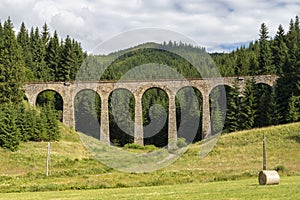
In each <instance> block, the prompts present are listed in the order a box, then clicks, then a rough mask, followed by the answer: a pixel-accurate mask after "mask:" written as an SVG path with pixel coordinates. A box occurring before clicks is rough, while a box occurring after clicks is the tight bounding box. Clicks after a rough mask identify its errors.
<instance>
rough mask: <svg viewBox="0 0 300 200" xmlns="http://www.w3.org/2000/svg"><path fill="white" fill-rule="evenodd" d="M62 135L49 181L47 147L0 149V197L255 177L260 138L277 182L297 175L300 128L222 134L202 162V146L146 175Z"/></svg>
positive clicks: (259, 163)
mask: <svg viewBox="0 0 300 200" xmlns="http://www.w3.org/2000/svg"><path fill="white" fill-rule="evenodd" d="M61 130H62V132H63V137H62V140H61V141H60V142H53V143H51V166H50V170H51V175H50V176H49V177H46V176H45V164H46V152H47V143H45V142H39V143H35V142H30V143H22V144H21V148H20V150H18V151H17V152H9V151H5V150H3V149H0V192H27V191H28V192H29V191H57V190H68V189H99V188H120V187H136V186H139V187H141V186H160V185H176V184H186V183H204V182H212V181H226V180H238V179H248V178H257V174H258V172H259V171H260V170H261V169H262V137H263V134H266V137H267V167H268V169H275V168H277V169H281V171H280V172H279V173H280V175H281V177H286V176H297V175H300V145H299V144H300V142H299V141H300V140H299V138H300V123H295V124H288V125H282V126H276V127H269V128H262V129H254V130H249V131H243V132H236V133H231V134H228V135H223V136H221V137H220V138H219V140H218V142H217V144H216V146H215V148H214V149H213V150H212V151H211V152H210V153H209V154H208V156H206V157H204V158H200V157H199V151H200V149H201V143H198V144H193V145H191V146H190V148H189V149H188V150H187V151H186V152H185V153H184V154H183V156H181V157H180V158H179V159H178V160H176V161H175V162H174V163H173V164H171V165H169V166H167V167H164V168H162V169H160V170H157V171H154V172H148V173H125V172H120V171H117V170H114V169H112V168H110V167H108V166H105V165H103V164H101V163H100V162H99V161H98V160H96V159H94V157H93V156H92V155H91V154H90V153H89V151H88V150H87V149H86V148H85V147H84V146H83V145H82V143H81V140H80V138H79V135H78V134H77V133H75V132H73V131H72V130H70V129H68V128H66V127H63V126H62V127H61ZM125 150H126V149H125ZM127 150H128V149H127ZM153 150H155V148H153V146H152V147H146V148H136V149H130V151H132V152H134V153H144V152H149V151H153ZM156 150H157V149H156ZM163 151H164V150H163Z"/></svg>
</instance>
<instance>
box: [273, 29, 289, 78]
mask: <svg viewBox="0 0 300 200" xmlns="http://www.w3.org/2000/svg"><path fill="white" fill-rule="evenodd" d="M272 54H273V65H274V66H275V67H276V69H277V70H276V71H277V75H280V76H282V75H283V71H284V70H285V67H286V65H287V61H288V56H289V55H288V47H287V45H286V42H285V32H284V29H283V27H282V25H280V26H279V27H278V31H277V33H276V35H275V38H274V41H273V43H272Z"/></svg>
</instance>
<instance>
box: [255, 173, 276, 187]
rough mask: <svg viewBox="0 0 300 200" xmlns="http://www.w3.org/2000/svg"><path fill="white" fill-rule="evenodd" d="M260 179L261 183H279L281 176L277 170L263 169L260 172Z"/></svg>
mask: <svg viewBox="0 0 300 200" xmlns="http://www.w3.org/2000/svg"><path fill="white" fill-rule="evenodd" d="M258 181H259V184H260V185H274V184H279V181H280V177H279V174H278V173H277V171H275V170H263V171H260V172H259V175H258Z"/></svg>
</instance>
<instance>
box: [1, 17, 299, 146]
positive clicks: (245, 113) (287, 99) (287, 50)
mask: <svg viewBox="0 0 300 200" xmlns="http://www.w3.org/2000/svg"><path fill="white" fill-rule="evenodd" d="M258 34H259V39H258V40H257V41H253V42H251V43H250V44H249V46H247V47H245V46H241V47H239V48H238V49H236V50H234V51H232V52H230V53H211V54H210V56H211V57H212V58H213V60H214V62H215V64H216V66H217V67H218V69H219V71H220V73H221V75H222V76H225V77H226V76H246V75H262V74H265V75H267V74H268V75H277V76H278V77H279V78H278V79H277V83H276V85H275V88H271V87H269V86H267V85H264V84H256V83H255V82H253V81H251V80H249V81H248V82H247V84H246V88H245V90H244V91H243V92H240V90H239V88H238V84H237V83H236V84H235V87H233V88H229V87H226V95H227V110H226V118H225V125H224V127H223V126H222V123H219V122H220V121H221V120H222V116H223V115H224V114H225V113H222V112H223V111H221V110H220V109H218V107H219V106H220V105H219V104H220V102H218V101H211V107H213V108H215V109H212V110H213V112H212V114H211V116H212V121H214V123H213V124H212V132H213V133H217V132H219V131H222V132H223V133H229V132H233V131H238V130H245V129H251V128H254V127H264V126H270V125H277V124H284V123H291V122H297V121H299V120H300V25H299V18H298V16H296V17H295V19H291V20H290V23H289V28H288V30H284V29H283V26H282V25H279V27H278V31H277V33H276V34H275V35H274V36H271V35H269V32H268V27H267V24H265V23H262V24H261V27H260V30H258ZM143 45H151V44H143ZM160 45H161V46H163V47H164V49H170V48H173V49H180V50H181V51H183V52H188V53H189V54H190V55H191V57H193V56H194V55H199V53H200V54H201V53H204V52H205V49H204V48H202V47H195V46H191V45H187V44H183V43H176V42H172V41H170V42H165V43H163V44H160ZM119 53H120V52H115V53H112V54H110V55H107V56H104V55H93V56H87V53H85V52H84V50H83V49H82V48H81V45H80V43H79V42H77V41H76V40H75V39H72V38H70V37H69V36H67V37H66V38H65V39H62V38H59V36H58V33H57V32H56V31H54V32H53V33H51V31H50V30H49V28H48V26H47V24H44V26H43V27H42V28H41V29H39V28H38V27H32V28H30V30H29V29H27V27H26V26H25V23H22V25H21V27H20V28H19V30H18V31H17V32H14V26H13V24H12V22H11V20H10V18H8V19H7V20H6V21H4V22H3V23H0V96H1V97H0V101H1V104H0V146H1V147H3V148H7V149H10V150H16V149H17V148H18V145H19V143H20V142H26V141H52V140H59V138H60V132H59V128H58V123H59V120H61V111H62V109H63V108H62V99H61V97H60V95H59V94H58V93H55V92H53V91H46V92H43V93H41V94H40V95H39V96H38V99H37V105H38V106H37V108H33V107H31V106H29V105H28V103H25V102H26V101H25V100H24V99H25V96H24V91H22V85H23V84H24V83H25V82H37V81H38V82H47V81H63V82H66V81H73V80H75V79H76V80H78V78H79V79H81V78H82V79H84V80H86V78H87V77H78V76H77V72H78V70H79V69H80V68H81V70H82V69H83V70H84V68H85V66H86V65H98V64H99V63H101V62H99V61H100V60H105V58H106V57H109V56H114V55H117V54H119ZM84 61H85V62H84ZM148 63H159V64H161V65H167V66H171V67H172V68H174V69H175V70H176V71H177V72H179V73H180V74H182V75H183V76H184V77H185V78H196V77H197V78H200V77H201V76H200V74H199V73H198V71H197V70H195V69H194V68H193V67H192V66H191V64H190V63H188V62H187V61H186V60H184V59H183V58H181V57H180V56H178V55H174V54H172V53H170V52H168V51H163V50H158V49H157V48H156V49H155V48H138V49H136V50H131V51H129V52H128V53H126V52H125V53H124V52H123V53H122V56H120V57H118V59H117V60H115V61H114V62H113V63H111V64H110V65H109V67H108V68H107V69H106V70H105V71H103V72H101V73H102V74H103V75H102V76H101V79H102V80H119V79H120V78H121V77H122V76H123V75H124V74H125V73H126V72H127V71H128V70H130V69H132V68H134V67H135V66H139V65H143V64H148ZM208 65H209V63H208ZM93 69H95V70H97V71H90V72H89V77H88V78H89V80H99V79H97V78H98V77H97V74H99V71H101V66H98V68H97V67H95V68H93ZM145 70H147V68H145ZM94 75H95V76H94ZM159 75H160V74H155V73H154V74H153V79H155V78H159ZM218 89H219V88H218V87H216V88H215V89H214V90H213V91H212V92H211V97H212V96H214V95H215V96H217V95H218ZM189 92H190V91H188V90H184V89H183V90H180V92H179V93H178V94H177V95H176V112H177V125H178V124H181V123H183V124H184V123H185V124H187V125H186V126H185V127H191V126H192V125H191V124H189V123H191V122H190V121H188V120H186V119H200V123H201V118H202V116H201V108H197V107H195V106H196V105H195V106H194V105H188V104H189V103H188V102H190V101H189V100H190V99H189V95H188V94H189ZM194 92H195V93H196V96H197V98H198V100H199V102H201V94H200V93H199V92H198V91H196V90H195V91H194ZM116 95H117V96H118V99H119V101H120V102H122V101H125V100H126V98H125V97H129V98H130V101H129V110H130V116H128V118H129V119H134V99H133V96H132V94H130V93H129V92H128V91H125V90H120V91H117V92H116ZM95 96H96V100H94V99H91V98H89V97H93V98H95ZM111 101H112V100H110V104H109V106H110V112H109V115H110V117H109V119H110V134H111V135H110V137H111V141H112V142H113V143H115V144H116V145H120V146H123V145H125V144H126V143H129V142H133V138H132V136H130V135H128V134H125V132H123V130H121V129H120V128H119V127H118V125H117V123H116V122H115V120H114V116H113V114H112V111H111V110H112V109H111V105H112V103H113V102H111ZM95 102H96V103H95ZM100 102H101V101H100V97H99V96H97V95H95V94H94V93H93V92H92V91H82V92H80V93H79V94H78V95H77V96H76V98H75V101H74V105H75V117H76V129H77V130H78V131H82V132H85V133H86V134H89V135H91V136H94V137H96V138H99V121H100V111H101V105H100ZM142 104H143V123H144V125H147V124H149V123H150V118H149V112H150V106H151V105H153V104H160V105H162V107H163V108H165V110H166V111H167V110H168V109H167V108H168V97H167V94H166V93H165V92H164V91H162V90H160V89H158V88H152V89H150V90H148V91H146V93H145V95H144V96H143V99H142ZM121 105H122V104H121ZM183 108H187V109H188V110H187V111H186V112H185V114H186V115H185V116H183V117H182V116H181V117H180V112H181V110H182V109H183ZM118 109H119V110H120V111H122V109H124V107H122V106H120V107H119V108H118ZM92 110H96V112H92ZM154 111H155V112H160V111H159V110H154ZM119 113H120V114H123V112H119ZM87 124H88V126H87ZM126 124H128V127H127V128H126V130H127V131H126V132H133V127H132V125H130V123H126ZM191 128H192V127H191ZM167 130H168V129H167V123H165V125H164V127H163V128H162V129H161V130H160V131H159V133H158V134H156V135H154V136H152V137H149V138H147V139H146V140H145V141H144V142H145V144H154V145H156V146H165V145H166V143H167ZM145 134H147V133H145ZM178 136H179V137H181V138H185V139H186V141H187V142H196V141H199V140H201V139H202V130H201V124H199V127H198V130H197V134H196V136H195V138H191V137H189V133H188V130H180V129H178Z"/></svg>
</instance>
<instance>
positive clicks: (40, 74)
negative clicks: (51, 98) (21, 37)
mask: <svg viewBox="0 0 300 200" xmlns="http://www.w3.org/2000/svg"><path fill="white" fill-rule="evenodd" d="M30 41H31V52H32V62H33V69H32V70H33V71H34V74H35V77H36V79H37V80H39V81H48V80H49V79H50V77H49V72H48V68H47V66H46V62H45V54H46V47H45V44H44V43H43V41H42V39H41V37H40V32H39V29H38V28H35V29H33V28H32V29H31V31H30Z"/></svg>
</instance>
